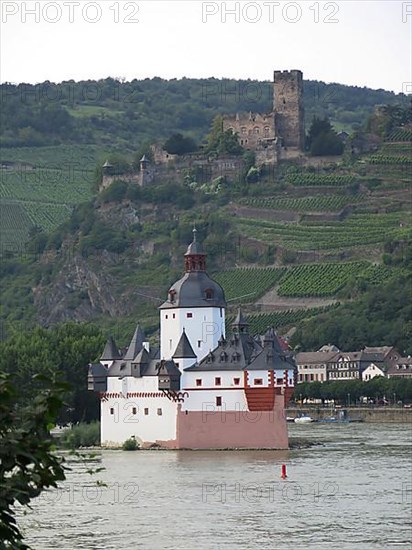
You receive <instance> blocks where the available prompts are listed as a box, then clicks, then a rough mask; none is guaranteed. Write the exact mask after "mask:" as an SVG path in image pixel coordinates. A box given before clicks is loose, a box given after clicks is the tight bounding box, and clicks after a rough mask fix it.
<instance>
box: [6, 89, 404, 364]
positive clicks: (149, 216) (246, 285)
mask: <svg viewBox="0 0 412 550" xmlns="http://www.w3.org/2000/svg"><path fill="white" fill-rule="evenodd" d="M232 92H235V93H232ZM252 92H253V93H252ZM2 93H3V97H4V107H5V108H4V109H3V115H2V116H3V122H4V124H3V125H2V134H1V140H2V144H3V147H2V163H3V166H2V170H1V182H0V196H1V198H2V203H1V211H0V214H1V215H2V229H3V230H2V234H1V241H0V243H1V255H2V260H3V261H2V263H1V266H0V268H1V271H0V274H1V284H2V303H1V310H0V321H1V331H2V332H1V337H2V338H6V337H7V336H9V335H11V334H16V332H17V333H18V332H24V331H25V330H26V329H30V328H31V327H33V326H35V325H37V324H40V325H42V326H45V327H52V326H54V325H56V323H61V322H65V321H76V322H77V321H85V320H87V321H91V320H92V321H93V322H95V323H96V324H97V325H98V326H99V328H100V330H101V331H102V332H103V333H104V334H108V333H113V334H114V335H115V336H116V338H117V340H118V342H119V344H120V345H125V344H126V343H127V340H128V338H129V336H130V333H131V332H132V331H133V328H134V325H135V323H136V321H137V320H139V321H141V322H142V323H143V325H144V326H145V328H146V331H147V333H148V335H149V337H150V338H151V339H152V340H156V337H157V330H158V312H157V306H158V305H159V303H161V302H162V301H163V299H164V297H165V295H166V292H167V289H168V287H169V285H170V284H172V283H173V282H174V281H175V280H176V279H177V278H178V277H179V276H180V274H181V273H182V268H183V262H182V255H183V253H184V251H185V249H186V247H187V244H188V243H189V242H190V240H191V230H192V227H193V224H194V223H196V226H197V229H198V232H199V233H198V234H199V237H200V238H201V239H202V240H203V241H204V245H205V247H206V250H207V253H208V270H209V272H210V273H211V274H212V275H213V276H215V277H216V278H217V280H218V281H219V282H220V283H221V284H222V286H223V287H224V289H225V291H226V294H227V298H228V306H229V307H228V323H227V324H228V329H230V320H231V319H232V318H233V315H234V311H235V309H236V307H237V306H238V304H243V305H244V307H245V312H246V314H247V315H248V317H249V319H250V321H251V328H252V330H253V331H256V332H262V331H264V330H265V328H266V327H267V326H268V325H274V326H275V327H276V328H277V329H278V330H279V331H280V332H282V333H285V332H286V331H288V330H289V329H291V328H294V327H298V330H297V331H296V333H295V336H294V339H293V345H294V346H296V347H299V348H301V349H314V348H316V347H318V346H320V345H322V344H323V343H325V342H326V341H333V343H335V344H336V345H338V346H340V347H341V348H342V349H351V348H355V347H358V346H360V345H362V344H363V345H379V344H385V343H388V344H394V345H397V346H398V347H399V348H400V349H401V350H402V351H405V352H408V353H410V352H411V351H412V349H411V347H410V324H408V315H409V309H408V306H407V304H408V303H409V302H410V295H409V293H410V279H409V278H408V269H410V267H411V266H410V250H411V248H410V242H411V223H410V219H411V218H410V214H411V196H410V175H411V167H412V150H411V144H412V132H411V126H410V122H411V117H410V110H408V109H407V108H406V102H407V99H406V98H405V97H404V96H395V95H394V94H392V93H389V92H385V91H383V90H378V91H373V90H368V89H361V88H354V87H347V86H341V85H325V84H323V83H319V82H306V83H305V106H306V115H307V119H308V122H309V121H310V120H311V117H312V116H313V114H315V113H316V114H317V115H321V116H323V115H325V114H326V115H328V116H329V117H330V119H331V120H332V122H333V123H334V125H335V129H340V128H347V129H348V130H349V131H352V130H353V129H354V128H358V127H360V126H362V128H361V130H360V131H357V132H356V135H355V137H353V139H352V140H351V141H350V142H349V143H348V144H347V146H346V148H345V151H344V153H343V155H342V156H340V157H339V158H335V159H334V160H333V161H329V160H327V159H326V161H322V162H323V163H321V164H316V163H313V162H312V161H313V160H314V159H313V158H312V159H310V158H309V157H308V159H309V160H308V163H307V165H303V166H302V165H298V164H294V163H291V162H285V163H281V164H280V165H278V166H276V167H274V169H273V170H267V169H265V168H264V167H262V166H258V165H256V162H255V158H254V155H253V154H251V153H250V152H243V155H242V151H241V152H240V157H241V158H242V162H243V168H242V169H241V170H240V171H239V173H237V174H235V175H234V176H231V177H226V176H225V175H222V176H219V177H217V178H215V179H213V180H212V181H209V182H206V183H202V182H201V181H198V174H196V172H195V171H194V170H190V169H187V170H186V169H182V170H181V172H177V171H175V172H174V173H173V170H172V169H171V171H170V172H167V171H165V172H164V173H163V175H162V177H161V178H160V179H159V180H157V181H155V182H154V183H152V184H150V185H147V186H145V187H143V188H140V187H139V186H138V185H137V184H136V183H132V182H130V181H126V180H123V181H122V179H121V177H120V178H119V179H118V180H117V181H115V182H114V183H112V185H110V186H109V187H107V188H106V189H104V190H103V191H101V192H100V193H97V187H96V183H97V184H98V183H99V181H100V179H99V174H100V175H101V172H100V171H99V169H97V170H96V166H97V167H98V168H99V167H101V165H102V163H103V161H104V160H105V159H106V158H107V157H109V158H111V159H115V161H116V162H118V163H126V165H127V164H128V162H132V161H133V159H134V160H136V159H139V158H140V154H141V151H142V149H144V148H145V147H146V146H147V143H148V142H149V141H153V140H157V141H158V142H160V143H164V141H165V140H166V139H167V138H168V137H170V135H171V134H172V133H175V132H182V133H183V134H184V135H185V136H189V137H190V136H191V137H192V138H194V139H195V140H196V141H197V142H198V143H201V142H204V141H205V140H206V135H207V133H208V132H209V131H210V127H211V121H212V119H213V117H214V116H215V115H216V113H223V112H227V113H230V112H235V111H245V110H246V111H247V110H253V111H269V110H270V109H271V101H272V100H271V85H270V83H269V82H266V83H256V82H253V81H242V82H237V81H220V80H216V79H208V80H187V79H182V80H171V81H164V80H161V79H157V78H154V79H151V80H149V79H147V80H144V81H133V82H132V83H123V82H119V81H116V80H113V79H106V80H104V81H99V82H92V81H89V82H80V83H74V82H68V83H63V84H60V85H54V84H51V83H43V84H41V85H38V86H30V85H25V84H21V85H19V86H11V85H3V86H2ZM253 94H254V95H253ZM379 103H389V104H391V103H392V104H396V105H397V107H392V108H388V109H387V110H386V111H385V113H384V115H383V116H378V117H377V116H376V115H373V116H368V115H371V113H372V111H373V108H374V106H375V105H376V104H379ZM370 136H372V138H373V139H371V137H370ZM209 143H210V140H209ZM371 143H372V147H371ZM172 176H173V177H172ZM376 304H378V305H376Z"/></svg>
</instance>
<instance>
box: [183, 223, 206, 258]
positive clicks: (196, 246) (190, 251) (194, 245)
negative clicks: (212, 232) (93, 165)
mask: <svg viewBox="0 0 412 550" xmlns="http://www.w3.org/2000/svg"><path fill="white" fill-rule="evenodd" d="M196 233H197V229H196V227H194V228H193V241H192V242H191V243H190V244H189V246H188V247H187V250H186V252H185V256H206V254H205V251H204V249H203V245H202V243H201V242H199V241H197V239H196Z"/></svg>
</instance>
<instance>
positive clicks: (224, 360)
mask: <svg viewBox="0 0 412 550" xmlns="http://www.w3.org/2000/svg"><path fill="white" fill-rule="evenodd" d="M226 361H227V353H225V352H224V351H222V353H221V354H220V362H221V363H222V362H226Z"/></svg>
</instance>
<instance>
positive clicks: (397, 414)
mask: <svg viewBox="0 0 412 550" xmlns="http://www.w3.org/2000/svg"><path fill="white" fill-rule="evenodd" d="M339 411H346V414H345V416H347V417H348V418H349V420H355V421H359V422H368V423H373V424H375V423H392V424H410V423H412V409H405V408H402V407H374V408H372V407H345V408H341V409H331V408H326V407H325V408H323V407H316V406H313V405H312V406H303V407H290V408H288V409H286V415H287V416H288V417H290V418H297V417H298V416H302V415H303V414H307V415H309V416H311V417H312V418H313V419H314V420H325V419H327V418H329V417H331V416H335V417H337V415H338V414H339Z"/></svg>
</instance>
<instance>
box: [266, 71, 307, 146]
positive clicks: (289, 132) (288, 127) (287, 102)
mask: <svg viewBox="0 0 412 550" xmlns="http://www.w3.org/2000/svg"><path fill="white" fill-rule="evenodd" d="M273 111H274V112H275V128H276V135H277V136H278V137H279V138H281V140H282V147H285V148H292V149H298V150H299V151H303V150H304V147H305V122H304V108H303V74H302V71H296V70H294V71H275V72H274V75H273Z"/></svg>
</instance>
